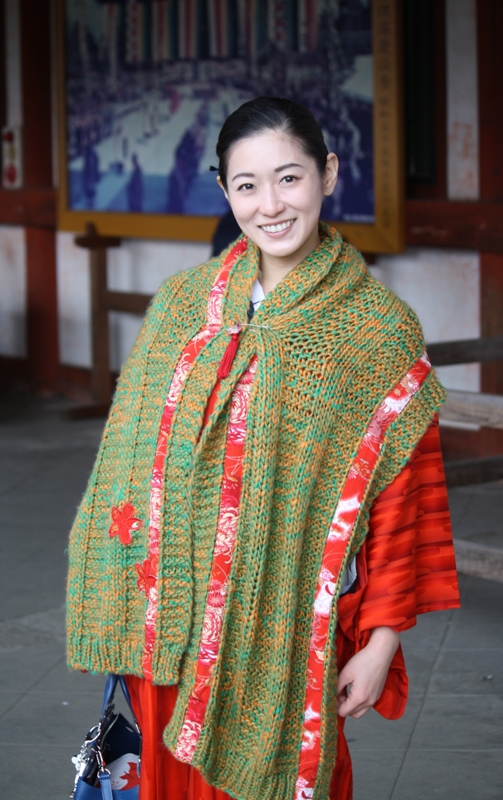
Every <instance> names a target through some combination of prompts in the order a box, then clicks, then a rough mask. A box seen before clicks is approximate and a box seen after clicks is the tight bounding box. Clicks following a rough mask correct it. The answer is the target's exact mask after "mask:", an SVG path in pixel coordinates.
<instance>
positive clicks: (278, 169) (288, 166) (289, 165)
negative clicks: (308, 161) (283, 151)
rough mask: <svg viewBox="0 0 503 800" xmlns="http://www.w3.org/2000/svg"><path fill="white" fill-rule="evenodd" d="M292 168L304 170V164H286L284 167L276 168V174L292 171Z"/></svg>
mask: <svg viewBox="0 0 503 800" xmlns="http://www.w3.org/2000/svg"><path fill="white" fill-rule="evenodd" d="M291 167H300V169H304V167H303V166H302V164H295V162H293V161H292V163H291V164H284V165H283V166H282V167H276V169H275V170H274V172H282V171H283V170H284V169H291Z"/></svg>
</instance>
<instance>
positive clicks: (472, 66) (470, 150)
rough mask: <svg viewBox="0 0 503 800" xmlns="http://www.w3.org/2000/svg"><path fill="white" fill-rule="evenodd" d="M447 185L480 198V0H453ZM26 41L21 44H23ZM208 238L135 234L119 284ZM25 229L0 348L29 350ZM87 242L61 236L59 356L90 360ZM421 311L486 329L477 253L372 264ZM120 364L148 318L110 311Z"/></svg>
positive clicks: (433, 330) (465, 378)
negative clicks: (177, 238)
mask: <svg viewBox="0 0 503 800" xmlns="http://www.w3.org/2000/svg"><path fill="white" fill-rule="evenodd" d="M17 5H18V4H17V3H16V2H14V0H8V2H7V3H6V5H5V8H6V16H7V19H6V22H7V30H8V31H9V32H10V36H11V39H10V44H9V50H8V59H7V62H8V76H7V87H8V89H9V87H11V89H10V91H8V92H7V104H8V119H9V121H10V122H11V123H14V122H22V120H19V114H20V104H19V96H18V93H17V92H16V91H15V87H16V86H19V63H18V61H19V58H18V59H17V61H16V53H17V55H18V56H19V49H18V46H17V45H16V44H15V43H16V35H17V34H16V31H17V29H18V27H17V24H16V20H15V14H16V8H17ZM446 17H447V19H446V22H447V98H448V109H447V116H448V134H449V135H448V141H449V146H448V154H447V161H448V188H449V196H450V198H451V199H467V198H470V199H476V198H477V197H478V160H477V152H478V131H477V116H478V113H477V91H476V85H477V73H476V65H477V52H476V36H475V33H476V32H475V0H446ZM16 47H17V49H16ZM209 249H210V248H209V245H204V244H195V243H188V242H158V241H142V240H126V241H125V242H124V244H123V246H122V248H121V249H120V251H115V252H111V253H110V256H109V258H110V285H111V286H112V287H113V288H116V289H123V290H132V291H135V290H136V291H142V292H154V291H155V290H156V289H157V288H158V286H159V285H160V284H161V283H162V281H163V280H164V279H165V278H166V277H167V276H169V275H171V274H173V273H174V272H177V271H179V270H180V269H185V268H187V267H190V266H193V265H196V264H198V263H201V262H202V261H204V260H205V259H206V258H207V257H208V255H209ZM24 252H25V251H24V236H23V231H22V230H19V229H14V228H7V227H3V228H0V285H1V286H2V291H1V292H0V355H11V356H22V355H24V354H25V332H24V331H25V321H24V318H25V256H24ZM87 259H88V255H87V253H86V251H84V250H81V249H79V248H76V247H75V246H74V244H73V236H72V234H68V233H59V234H58V236H57V273H58V303H59V336H60V361H61V363H63V364H69V365H75V366H81V367H88V366H89V365H90V305H89V273H88V261H87ZM373 271H374V273H375V274H376V275H377V276H378V277H379V279H380V280H382V281H383V282H384V283H386V284H387V285H389V286H390V287H391V288H393V289H394V290H395V291H396V292H397V294H399V295H400V296H401V297H403V298H404V299H405V300H406V301H407V302H408V303H409V304H410V305H411V306H412V307H413V308H414V309H415V310H416V312H417V313H418V315H419V318H420V320H421V322H422V324H423V326H424V329H425V334H426V338H427V340H429V341H434V340H435V341H441V340H448V339H456V338H471V337H474V338H476V337H478V336H479V335H480V303H479V283H480V275H479V273H480V267H479V259H478V255H477V254H476V253H473V252H456V251H446V250H424V249H419V250H410V251H407V252H406V253H404V254H401V255H398V256H382V257H380V258H379V259H378V261H377V264H376V266H375V267H374V268H373ZM110 324H111V346H112V366H113V367H114V368H115V369H117V368H118V367H119V366H120V364H121V363H122V362H123V361H124V359H125V357H126V355H127V353H128V351H129V349H130V348H131V345H132V343H133V341H134V338H135V336H136V333H137V330H138V327H139V324H140V320H139V318H138V317H135V316H132V315H123V314H120V315H119V314H112V315H111V321H110ZM442 377H443V379H444V381H445V383H446V384H447V386H448V387H450V388H467V389H471V390H476V389H478V387H479V367H478V365H470V366H462V367H448V368H445V369H443V370H442Z"/></svg>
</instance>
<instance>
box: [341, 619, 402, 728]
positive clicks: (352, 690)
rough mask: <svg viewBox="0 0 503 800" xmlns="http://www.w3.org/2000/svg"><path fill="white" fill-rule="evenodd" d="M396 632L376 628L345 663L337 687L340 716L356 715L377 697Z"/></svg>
mask: <svg viewBox="0 0 503 800" xmlns="http://www.w3.org/2000/svg"><path fill="white" fill-rule="evenodd" d="M398 642H399V635H398V634H397V633H395V631H393V630H391V628H385V627H381V628H376V629H375V630H374V631H372V634H371V637H370V642H369V644H368V645H367V646H366V647H364V648H363V650H360V651H359V652H358V653H356V655H354V656H353V658H351V659H350V660H349V661H348V663H347V664H346V665H345V667H344V669H342V670H341V672H340V674H339V686H338V691H337V699H338V711H339V715H340V716H341V717H348V716H351V717H354V718H355V719H359V718H360V717H363V715H364V714H366V713H367V711H368V710H369V709H370V708H372V706H373V705H374V704H375V703H376V702H377V701H378V700H379V697H380V696H381V693H382V690H383V688H384V684H385V681H386V675H387V674H388V669H389V665H390V663H391V660H392V658H393V655H394V653H395V651H396V648H397V647H398Z"/></svg>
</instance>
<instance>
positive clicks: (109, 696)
mask: <svg viewBox="0 0 503 800" xmlns="http://www.w3.org/2000/svg"><path fill="white" fill-rule="evenodd" d="M118 683H120V686H121V689H122V693H123V694H124V697H125V698H126V702H127V704H128V706H129V710H130V711H131V714H132V717H133V722H134V724H135V727H136V729H137V730H138V731H139V730H140V727H139V725H138V723H137V721H136V717H135V714H134V711H133V705H132V703H131V697H130V695H129V690H128V688H127V683H126V679H125V677H124V675H115V674H111V675H109V676H108V677H107V682H106V684H105V694H104V696H103V707H102V709H101V716H103V715H104V713H105V709H106V707H107V705H108V704H109V703H110V701H111V700H113V698H114V695H115V690H116V688H117V684H118Z"/></svg>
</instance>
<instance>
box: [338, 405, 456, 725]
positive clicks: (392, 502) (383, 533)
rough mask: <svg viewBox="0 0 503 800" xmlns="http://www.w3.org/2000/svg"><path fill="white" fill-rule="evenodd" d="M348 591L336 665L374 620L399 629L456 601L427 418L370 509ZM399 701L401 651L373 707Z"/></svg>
mask: <svg viewBox="0 0 503 800" xmlns="http://www.w3.org/2000/svg"><path fill="white" fill-rule="evenodd" d="M357 568H358V582H357V587H356V591H355V592H354V593H353V594H347V595H344V596H343V597H341V598H340V600H339V603H338V612H339V621H338V649H339V664H340V665H341V666H344V664H345V663H346V662H347V661H348V660H349V658H351V656H352V655H353V654H354V653H356V652H358V650H361V649H362V648H363V647H365V645H366V644H367V643H368V640H369V636H370V631H371V630H372V629H373V628H377V627H380V626H382V625H386V626H389V627H390V628H393V629H394V630H396V631H405V630H407V629H408V628H411V627H412V626H413V625H415V624H416V617H417V615H418V614H422V613H424V612H426V611H438V610H442V609H447V608H457V607H458V606H459V589H458V581H457V574H456V562H455V556H454V546H453V541H452V529H451V523H450V515H449V504H448V498H447V487H446V483H445V472H444V467H443V461H442V453H441V449H440V435H439V430H438V419H437V418H436V417H435V419H434V420H433V422H432V423H431V425H430V426H429V428H428V430H427V431H426V433H425V434H424V436H423V437H422V439H421V441H420V442H419V444H418V445H417V447H416V449H415V450H414V452H413V454H412V456H411V458H410V460H409V461H408V463H407V464H406V466H405V467H404V469H403V470H402V471H401V472H400V474H399V475H398V476H397V477H396V478H395V480H394V481H393V482H392V483H391V484H390V486H388V487H387V489H385V490H384V491H383V492H382V493H381V494H380V496H379V497H378V498H377V499H376V501H375V502H374V504H373V506H372V509H371V511H370V520H369V533H368V536H367V539H366V541H365V543H364V545H363V547H362V549H361V550H360V552H359V553H358V556H357ZM406 701H407V676H406V672H405V664H404V661H403V655H402V650H401V648H400V647H399V649H398V650H397V653H396V655H395V657H394V659H393V662H392V664H391V667H390V672H389V675H388V680H387V682H386V685H385V687H384V691H383V693H382V695H381V697H380V699H379V701H378V702H377V703H376V705H375V708H376V710H377V711H379V712H380V713H381V714H383V716H386V717H388V718H390V719H394V718H396V717H399V716H401V714H403V712H404V710H405V704H406Z"/></svg>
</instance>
